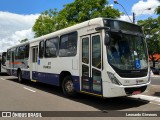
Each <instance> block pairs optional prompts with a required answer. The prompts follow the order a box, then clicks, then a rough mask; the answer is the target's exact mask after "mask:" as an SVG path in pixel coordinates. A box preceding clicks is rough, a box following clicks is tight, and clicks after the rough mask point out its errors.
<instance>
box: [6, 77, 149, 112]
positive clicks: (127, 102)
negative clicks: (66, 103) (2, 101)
mask: <svg viewBox="0 0 160 120" xmlns="http://www.w3.org/2000/svg"><path fill="white" fill-rule="evenodd" d="M7 80H9V81H12V82H15V83H16V84H20V83H18V80H17V79H15V78H14V79H12V78H9V79H7ZM23 85H26V86H29V87H33V88H36V89H38V90H41V91H43V92H47V93H50V94H54V95H58V96H60V97H63V98H64V99H70V100H72V101H76V102H79V103H83V104H86V105H89V106H91V107H94V108H96V109H99V110H124V109H130V108H135V107H139V106H143V105H145V104H148V103H149V101H145V100H143V101H142V100H139V99H136V98H130V97H117V98H105V99H104V98H99V97H95V96H90V95H85V94H80V93H79V94H78V96H77V97H76V98H68V97H66V96H64V95H63V93H62V89H61V88H60V87H56V86H52V85H48V84H43V83H38V82H37V83H34V82H31V81H26V82H25V83H23Z"/></svg>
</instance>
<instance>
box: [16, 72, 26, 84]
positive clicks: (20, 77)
mask: <svg viewBox="0 0 160 120" xmlns="http://www.w3.org/2000/svg"><path fill="white" fill-rule="evenodd" d="M17 77H18V82H19V83H23V82H24V81H23V79H22V72H21V71H18V74H17Z"/></svg>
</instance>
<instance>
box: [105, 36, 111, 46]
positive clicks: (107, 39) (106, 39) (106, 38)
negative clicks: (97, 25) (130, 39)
mask: <svg viewBox="0 0 160 120" xmlns="http://www.w3.org/2000/svg"><path fill="white" fill-rule="evenodd" d="M104 44H105V45H106V46H109V44H110V37H109V35H108V34H107V33H106V34H105V38H104Z"/></svg>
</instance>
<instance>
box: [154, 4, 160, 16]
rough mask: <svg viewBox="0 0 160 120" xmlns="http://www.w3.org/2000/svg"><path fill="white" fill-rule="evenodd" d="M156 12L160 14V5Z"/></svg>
mask: <svg viewBox="0 0 160 120" xmlns="http://www.w3.org/2000/svg"><path fill="white" fill-rule="evenodd" d="M155 12H156V14H157V15H160V6H158V7H157V8H156V10H155Z"/></svg>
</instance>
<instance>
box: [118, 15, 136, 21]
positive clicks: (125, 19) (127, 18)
mask: <svg viewBox="0 0 160 120" xmlns="http://www.w3.org/2000/svg"><path fill="white" fill-rule="evenodd" d="M130 19H131V20H130ZM118 20H123V21H127V22H132V20H133V16H132V15H129V17H128V16H127V15H121V16H120V18H118Z"/></svg>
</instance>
